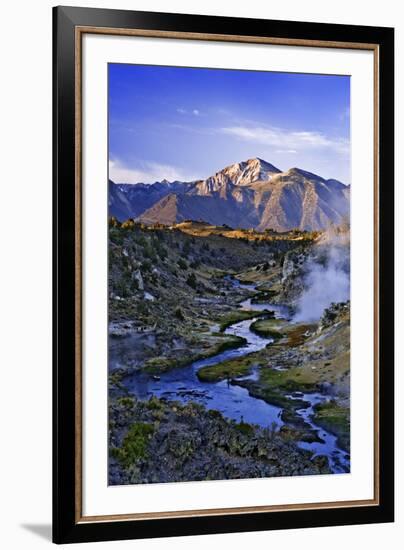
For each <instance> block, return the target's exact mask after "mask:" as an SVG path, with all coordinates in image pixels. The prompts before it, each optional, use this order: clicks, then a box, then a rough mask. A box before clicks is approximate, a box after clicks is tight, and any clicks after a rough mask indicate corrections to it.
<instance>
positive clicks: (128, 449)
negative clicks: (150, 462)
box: [111, 422, 154, 468]
mask: <svg viewBox="0 0 404 550" xmlns="http://www.w3.org/2000/svg"><path fill="white" fill-rule="evenodd" d="M153 432H154V428H153V426H152V425H151V424H146V423H145V422H135V423H134V424H132V426H131V427H130V428H129V431H128V433H127V434H126V436H125V437H124V439H123V441H122V446H121V447H113V448H112V449H111V455H112V456H113V457H114V458H116V459H117V460H119V462H120V463H121V464H122V465H123V466H124V467H125V468H128V467H129V466H131V465H132V464H134V463H135V462H136V461H137V460H139V459H140V458H145V457H146V456H147V443H148V441H149V439H150V438H151V436H152V434H153Z"/></svg>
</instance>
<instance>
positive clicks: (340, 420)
mask: <svg viewBox="0 0 404 550" xmlns="http://www.w3.org/2000/svg"><path fill="white" fill-rule="evenodd" d="M314 411H315V414H314V421H315V422H316V424H318V425H319V426H322V427H323V428H324V429H326V430H328V431H329V432H331V433H333V434H334V435H336V436H337V437H338V442H339V444H340V445H341V446H342V447H343V448H344V449H347V450H348V449H349V431H350V410H349V408H347V407H341V406H339V405H338V404H337V403H336V402H335V401H334V400H332V401H328V402H327V403H319V404H317V405H315V407H314Z"/></svg>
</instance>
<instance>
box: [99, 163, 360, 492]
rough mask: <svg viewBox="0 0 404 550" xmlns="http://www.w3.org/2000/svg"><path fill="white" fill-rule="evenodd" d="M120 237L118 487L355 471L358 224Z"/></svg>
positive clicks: (115, 257) (205, 227)
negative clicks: (353, 229) (352, 342)
mask: <svg viewBox="0 0 404 550" xmlns="http://www.w3.org/2000/svg"><path fill="white" fill-rule="evenodd" d="M229 177H230V176H229ZM232 177H233V175H232ZM254 177H262V175H260V174H259V173H256V175H255V176H254ZM271 177H273V178H275V177H276V172H275V171H274V173H273V174H272V175H271ZM239 181H240V183H241V180H239ZM247 187H248V184H247ZM347 235H348V237H347ZM109 236H110V244H109V255H110V257H109V334H110V344H109V368H110V390H109V398H110V476H109V481H110V483H111V484H122V483H146V482H167V481H181V480H182V481H184V480H201V479H231V478H240V477H262V476H264V477H265V476H282V475H308V474H318V473H329V472H333V473H342V472H346V471H349V410H350V407H349V334H350V307H349V301H347V300H348V298H349V289H348V293H347V289H346V288H345V286H344V285H345V284H346V281H348V284H349V228H347V227H342V226H341V227H339V228H334V229H333V230H332V231H328V232H325V233H324V232H308V231H300V230H296V229H295V230H291V231H288V232H275V231H272V230H267V231H264V232H259V231H256V230H254V229H245V230H243V229H241V228H240V229H233V228H232V227H230V226H228V225H227V224H225V225H220V226H218V225H213V224H209V223H206V222H192V221H184V222H182V223H179V224H177V223H176V224H173V225H170V226H164V225H161V224H154V225H145V224H141V223H139V222H135V221H134V220H127V221H126V222H124V223H120V222H119V221H118V220H117V219H115V218H111V219H110V227H109ZM316 277H319V278H320V280H321V281H322V285H321V286H322V290H323V293H322V297H320V296H317V297H315V299H313V297H312V294H311V293H312V292H313V291H314V290H315V289H316V288H317V287H318V286H319V285H318V284H317V279H316ZM313 282H314V283H315V284H313ZM328 287H329V288H328ZM333 289H334V291H335V290H337V291H338V292H337V293H336V294H335V295H333V293H332V292H333ZM333 296H336V297H337V299H335V300H334V299H333ZM340 297H342V298H343V299H342V298H341V299H340ZM320 298H322V299H323V302H324V304H325V305H324V304H323V303H322V301H321V299H320ZM324 300H325V301H324ZM307 304H311V306H310V307H307ZM314 304H320V306H319V308H318V311H319V313H316V314H315V316H314V318H312V316H311V312H312V310H314V309H315V308H314ZM220 411H221V412H220ZM156 457H157V459H156Z"/></svg>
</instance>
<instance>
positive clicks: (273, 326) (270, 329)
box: [250, 319, 284, 340]
mask: <svg viewBox="0 0 404 550" xmlns="http://www.w3.org/2000/svg"><path fill="white" fill-rule="evenodd" d="M282 324H284V323H282V321H280V320H279V319H258V320H257V321H255V322H254V323H252V325H251V326H250V330H252V332H255V334H258V336H263V337H264V338H273V339H274V340H279V339H280V338H282V337H283V336H284V334H283V333H282V332H280V331H279V327H280V326H282Z"/></svg>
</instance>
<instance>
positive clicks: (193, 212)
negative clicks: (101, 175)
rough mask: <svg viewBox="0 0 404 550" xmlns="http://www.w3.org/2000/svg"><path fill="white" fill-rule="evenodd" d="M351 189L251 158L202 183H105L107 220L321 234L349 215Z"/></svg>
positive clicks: (302, 171)
mask: <svg viewBox="0 0 404 550" xmlns="http://www.w3.org/2000/svg"><path fill="white" fill-rule="evenodd" d="M349 194H350V188H349V187H348V186H346V185H344V184H343V183H341V182H339V181H337V180H333V179H324V178H322V177H321V176H318V175H316V174H312V173H310V172H307V171H305V170H301V169H300V168H291V169H290V170H287V171H286V172H281V171H280V170H279V169H278V168H276V167H275V166H273V165H272V164H270V163H268V162H266V161H264V160H262V159H259V158H253V159H249V160H247V161H244V162H240V163H236V164H233V165H231V166H228V167H226V168H224V169H223V170H221V171H219V172H217V173H216V174H215V175H214V176H211V177H209V178H207V179H205V180H198V181H194V182H178V181H176V182H167V181H163V182H156V183H154V184H152V185H145V184H142V183H139V184H132V185H124V184H119V185H116V184H114V183H113V182H110V184H109V211H110V215H113V216H115V217H116V218H117V219H119V220H121V221H123V220H125V219H127V218H129V217H130V218H137V219H138V220H139V221H142V222H144V223H147V224H156V223H162V224H165V225H172V224H174V223H178V222H183V221H184V220H187V219H192V220H204V221H205V222H208V223H210V224H213V225H223V224H227V225H229V226H231V227H234V228H254V229H256V230H258V231H264V230H266V229H272V230H275V231H278V232H279V231H289V230H291V229H294V228H296V229H300V230H307V231H316V230H323V229H325V228H327V227H329V226H330V224H336V225H338V224H341V223H343V222H344V221H346V219H347V218H348V216H349Z"/></svg>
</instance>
